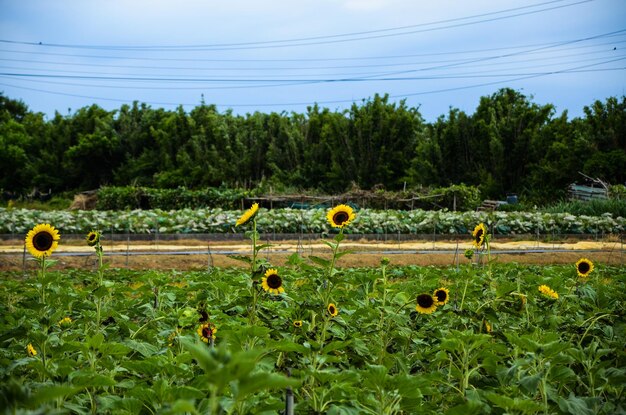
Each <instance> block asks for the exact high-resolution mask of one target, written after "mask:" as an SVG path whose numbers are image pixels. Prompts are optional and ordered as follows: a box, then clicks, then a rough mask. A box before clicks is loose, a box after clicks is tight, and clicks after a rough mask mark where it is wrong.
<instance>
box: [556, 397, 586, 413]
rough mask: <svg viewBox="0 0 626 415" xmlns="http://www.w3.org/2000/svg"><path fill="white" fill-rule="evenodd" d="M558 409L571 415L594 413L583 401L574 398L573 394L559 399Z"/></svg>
mask: <svg viewBox="0 0 626 415" xmlns="http://www.w3.org/2000/svg"><path fill="white" fill-rule="evenodd" d="M559 409H560V410H561V411H563V412H565V413H566V414H572V415H593V414H594V413H595V411H594V410H593V409H592V408H589V406H587V403H586V402H585V401H584V400H582V399H581V398H579V397H577V396H574V394H570V395H569V397H567V398H563V397H559Z"/></svg>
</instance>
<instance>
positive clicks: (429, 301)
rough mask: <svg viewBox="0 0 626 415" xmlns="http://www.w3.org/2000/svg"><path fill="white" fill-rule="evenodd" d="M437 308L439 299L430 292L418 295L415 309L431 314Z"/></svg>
mask: <svg viewBox="0 0 626 415" xmlns="http://www.w3.org/2000/svg"><path fill="white" fill-rule="evenodd" d="M436 309H437V300H436V299H435V298H434V297H433V296H432V295H430V294H427V293H424V294H420V295H418V296H417V305H416V306H415V310H417V311H418V312H419V313H422V314H430V313H432V312H433V311H435V310H436Z"/></svg>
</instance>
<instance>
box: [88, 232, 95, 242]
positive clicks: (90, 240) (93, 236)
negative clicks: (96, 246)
mask: <svg viewBox="0 0 626 415" xmlns="http://www.w3.org/2000/svg"><path fill="white" fill-rule="evenodd" d="M95 240H96V234H95V233H92V234H90V235H89V242H93V241H95Z"/></svg>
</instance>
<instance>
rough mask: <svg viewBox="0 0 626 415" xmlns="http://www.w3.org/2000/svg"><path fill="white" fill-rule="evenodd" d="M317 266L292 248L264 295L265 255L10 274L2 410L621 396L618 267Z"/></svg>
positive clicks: (430, 406)
mask: <svg viewBox="0 0 626 415" xmlns="http://www.w3.org/2000/svg"><path fill="white" fill-rule="evenodd" d="M330 244H331V248H332V245H334V242H332V243H330ZM335 246H336V245H335ZM337 248H338V247H337ZM334 249H335V248H334ZM337 252H338V253H339V254H341V252H342V251H341V249H338V251H337ZM339 256H340V255H339ZM338 261H341V259H338ZM315 262H316V263H303V262H301V260H300V259H299V258H297V257H296V256H294V257H292V259H291V265H289V266H286V267H284V268H281V269H278V270H277V272H278V274H279V275H280V277H281V278H282V287H284V288H285V293H282V294H280V295H275V294H270V293H268V292H266V291H265V290H263V288H262V284H261V283H260V281H261V278H262V275H263V274H262V270H263V264H261V268H260V269H261V271H260V272H256V273H255V274H254V275H253V276H252V277H251V275H250V272H246V271H245V269H243V270H242V269H215V270H214V272H212V273H207V272H184V273H183V272H157V271H150V270H146V271H143V272H132V271H125V270H115V269H106V265H105V266H103V267H102V269H101V272H102V274H99V272H98V271H87V270H75V271H65V272H55V271H54V265H51V266H50V267H49V268H48V269H47V270H46V272H45V274H44V275H43V277H42V274H41V273H39V274H36V273H33V274H32V275H26V276H24V275H22V274H21V273H3V274H2V275H1V276H0V278H1V284H0V315H1V316H2V317H1V318H0V341H1V342H2V348H1V349H0V361H1V363H2V364H1V367H2V369H1V371H0V384H1V385H2V386H0V390H1V393H0V406H1V407H4V408H6V413H121V414H156V413H162V414H174V413H202V414H205V413H216V414H217V413H233V414H235V413H236V414H247V413H267V414H276V413H278V411H279V410H282V409H284V407H285V393H286V389H287V387H291V388H292V390H293V393H294V395H295V404H296V407H295V413H298V414H314V413H329V414H418V413H419V414H441V413H447V414H463V415H468V414H482V413H485V414H486V413H491V414H505V413H508V414H534V413H537V414H560V413H564V414H577V415H579V414H596V413H598V414H615V413H623V412H624V410H625V409H626V397H625V395H624V387H625V385H626V353H625V350H624V344H625V343H626V333H625V328H626V327H625V326H626V324H625V319H624V302H625V301H626V294H624V293H625V292H626V271H625V270H624V269H623V268H615V267H607V266H603V265H602V264H595V265H596V266H595V270H594V271H593V272H592V273H591V274H590V275H589V276H588V277H587V278H580V277H578V276H577V272H576V267H575V265H574V264H571V266H546V267H536V266H520V265H516V264H492V265H489V264H485V265H477V264H475V263H471V262H470V261H467V263H466V264H463V265H462V266H461V267H460V268H459V269H456V268H435V267H416V266H409V267H395V266H394V265H393V263H390V264H388V265H381V267H380V268H376V269H372V268H369V269H358V268H353V269H340V270H338V269H334V268H333V265H332V264H329V263H327V262H325V261H324V260H322V259H316V260H315ZM329 270H331V271H330V272H329ZM100 277H103V278H102V280H100ZM541 285H547V286H549V287H551V288H552V289H553V290H554V291H555V292H556V293H558V298H557V299H553V298H551V297H549V296H547V295H545V294H543V293H541V292H540V291H539V289H538V287H539V286H541ZM42 288H43V292H42ZM438 288H446V289H448V290H449V297H448V299H449V301H448V302H447V303H446V304H444V305H439V306H438V307H436V309H434V311H433V312H432V313H430V314H426V313H420V312H418V311H417V309H416V306H417V304H416V298H417V296H418V295H420V294H422V293H426V294H429V295H430V294H432V293H433V292H434V290H436V289H438ZM42 293H43V294H45V299H44V298H42ZM331 302H332V303H333V304H334V305H335V307H336V311H337V312H338V314H337V315H336V316H332V315H331V314H330V313H329V311H328V304H329V303H331ZM331 311H332V310H331ZM428 311H431V310H428ZM66 317H69V318H70V319H71V321H68V320H67V319H66V320H64V321H62V320H63V319H64V318H66ZM206 322H209V323H210V324H211V326H210V327H213V325H214V326H215V327H216V328H217V330H216V332H215V335H216V337H215V340H214V347H212V348H211V347H210V345H209V344H207V343H204V342H202V341H201V339H200V336H199V335H198V328H199V327H200V326H201V325H202V324H206ZM294 322H301V327H296V325H299V323H295V324H294ZM29 344H31V345H32V347H33V349H34V351H35V352H36V355H31V354H32V353H29V352H28V350H27V347H28V345H29ZM31 352H32V350H31ZM287 374H289V376H290V377H287ZM31 411H34V412H31Z"/></svg>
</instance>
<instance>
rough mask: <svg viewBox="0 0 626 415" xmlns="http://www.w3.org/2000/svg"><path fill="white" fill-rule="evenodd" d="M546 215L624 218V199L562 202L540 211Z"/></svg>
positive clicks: (625, 208) (625, 215) (625, 202)
mask: <svg viewBox="0 0 626 415" xmlns="http://www.w3.org/2000/svg"><path fill="white" fill-rule="evenodd" d="M540 210H541V211H542V212H546V213H571V214H572V215H576V216H582V215H585V216H602V215H605V214H610V215H612V216H614V217H619V216H621V217H623V218H626V199H617V198H616V199H607V200H600V199H594V200H589V201H580V200H574V201H563V202H559V203H555V204H553V205H549V206H546V207H543V208H541V209H540Z"/></svg>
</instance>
